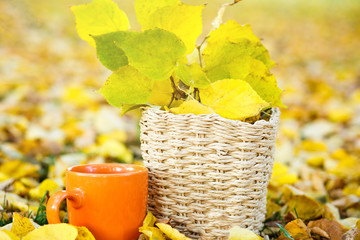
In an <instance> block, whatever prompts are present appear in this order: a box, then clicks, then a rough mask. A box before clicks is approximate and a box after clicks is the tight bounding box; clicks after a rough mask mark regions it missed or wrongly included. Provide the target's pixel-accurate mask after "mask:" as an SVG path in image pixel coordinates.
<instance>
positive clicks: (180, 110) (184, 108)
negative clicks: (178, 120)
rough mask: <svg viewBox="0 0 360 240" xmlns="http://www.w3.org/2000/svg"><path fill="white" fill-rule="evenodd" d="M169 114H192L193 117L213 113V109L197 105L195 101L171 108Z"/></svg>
mask: <svg viewBox="0 0 360 240" xmlns="http://www.w3.org/2000/svg"><path fill="white" fill-rule="evenodd" d="M170 112H172V113H174V114H188V113H193V114H195V115H199V114H211V113H215V112H214V110H213V109H211V108H210V107H208V106H205V105H203V104H201V103H199V102H198V101H196V100H190V101H185V102H183V103H182V104H181V105H180V106H179V107H173V108H171V109H170Z"/></svg>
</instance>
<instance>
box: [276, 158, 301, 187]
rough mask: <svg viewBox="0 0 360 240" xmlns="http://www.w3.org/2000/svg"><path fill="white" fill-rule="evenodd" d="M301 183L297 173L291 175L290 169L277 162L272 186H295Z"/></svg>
mask: <svg viewBox="0 0 360 240" xmlns="http://www.w3.org/2000/svg"><path fill="white" fill-rule="evenodd" d="M297 181H299V178H298V177H297V175H296V174H295V173H289V168H288V167H287V166H285V165H284V164H282V163H280V162H275V163H274V167H273V173H272V175H271V179H270V184H271V185H273V186H282V185H285V184H294V183H296V182H297Z"/></svg>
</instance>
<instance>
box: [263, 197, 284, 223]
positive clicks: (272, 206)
mask: <svg viewBox="0 0 360 240" xmlns="http://www.w3.org/2000/svg"><path fill="white" fill-rule="evenodd" d="M280 210H281V207H280V206H279V205H277V204H276V203H275V202H274V201H273V200H271V199H268V200H267V203H266V216H265V218H266V219H268V218H270V217H272V216H274V215H275V213H277V212H280Z"/></svg>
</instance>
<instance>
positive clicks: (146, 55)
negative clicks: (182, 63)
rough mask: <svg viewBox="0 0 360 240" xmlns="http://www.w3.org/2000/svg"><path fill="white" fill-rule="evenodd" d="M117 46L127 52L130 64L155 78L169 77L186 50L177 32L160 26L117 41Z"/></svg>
mask: <svg viewBox="0 0 360 240" xmlns="http://www.w3.org/2000/svg"><path fill="white" fill-rule="evenodd" d="M116 46H118V47H120V48H121V49H122V50H123V51H124V52H125V54H126V56H127V57H128V61H129V65H131V66H133V67H135V68H136V69H138V70H139V71H140V72H141V73H143V74H144V75H146V76H147V77H149V78H152V79H155V80H165V79H167V78H169V77H170V75H171V74H172V72H173V71H174V68H175V67H176V63H177V61H178V60H179V59H181V58H182V57H183V56H184V54H185V51H186V48H185V46H184V44H183V43H182V41H181V40H180V39H179V38H178V37H176V35H175V34H173V33H171V32H168V31H165V30H162V29H158V28H157V29H151V30H146V31H144V32H141V33H139V34H135V36H132V37H130V38H127V39H125V40H124V41H122V42H116Z"/></svg>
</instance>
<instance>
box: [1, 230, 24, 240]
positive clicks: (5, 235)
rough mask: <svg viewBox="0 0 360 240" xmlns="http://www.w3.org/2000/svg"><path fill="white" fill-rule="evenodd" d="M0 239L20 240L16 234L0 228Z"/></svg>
mask: <svg viewBox="0 0 360 240" xmlns="http://www.w3.org/2000/svg"><path fill="white" fill-rule="evenodd" d="M0 239H1V240H20V238H19V237H18V236H16V235H15V234H14V233H12V232H10V231H8V230H6V229H0Z"/></svg>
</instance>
